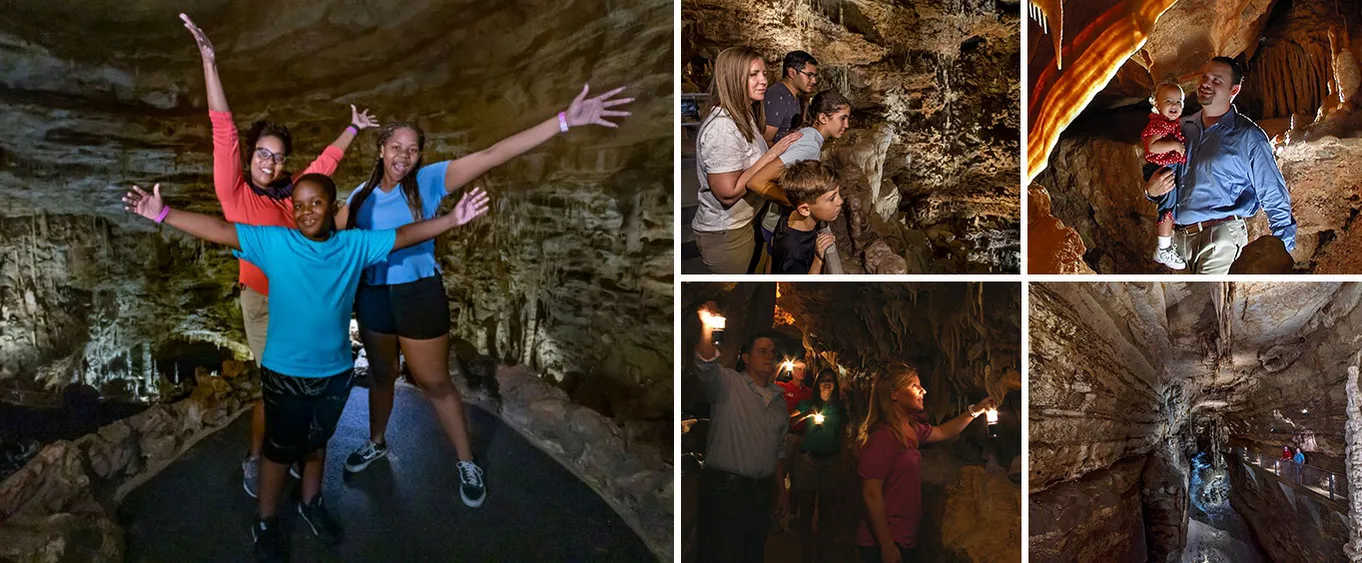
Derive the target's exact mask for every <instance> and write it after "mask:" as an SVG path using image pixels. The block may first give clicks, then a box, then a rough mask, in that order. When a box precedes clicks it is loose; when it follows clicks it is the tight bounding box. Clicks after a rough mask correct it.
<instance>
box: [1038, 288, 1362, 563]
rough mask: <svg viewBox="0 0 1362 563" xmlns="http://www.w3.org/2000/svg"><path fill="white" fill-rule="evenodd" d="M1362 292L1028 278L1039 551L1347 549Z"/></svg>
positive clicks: (1211, 554) (1209, 554)
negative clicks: (1289, 456)
mask: <svg viewBox="0 0 1362 563" xmlns="http://www.w3.org/2000/svg"><path fill="white" fill-rule="evenodd" d="M1360 305H1362V286H1359V285H1357V284H1352V283H1250V282H1228V283H1083V284H1077V283H1035V284H1031V286H1030V364H1029V378H1028V381H1029V383H1028V385H1029V396H1028V401H1029V415H1028V416H1029V425H1030V426H1029V429H1030V434H1029V440H1030V442H1029V444H1030V446H1029V447H1030V458H1029V459H1030V462H1029V481H1030V483H1029V491H1030V520H1029V521H1030V532H1029V533H1030V557H1031V560H1032V561H1146V560H1147V561H1160V562H1170V563H1171V562H1177V561H1210V562H1215V561H1236V562H1239V561H1349V560H1354V561H1355V560H1356V559H1349V558H1348V557H1347V556H1345V552H1344V544H1345V543H1346V542H1348V541H1349V539H1350V538H1349V533H1350V530H1351V529H1355V528H1356V526H1355V524H1354V523H1353V519H1354V518H1356V517H1357V515H1358V514H1359V513H1357V512H1354V513H1352V515H1351V516H1350V512H1349V503H1350V502H1355V501H1353V500H1352V499H1353V498H1354V497H1350V496H1349V495H1350V494H1351V489H1352V488H1353V485H1355V484H1357V483H1359V482H1362V472H1358V471H1357V470H1356V469H1354V468H1349V467H1346V465H1347V464H1346V460H1347V459H1348V458H1350V457H1354V456H1356V455H1357V454H1356V453H1355V450H1356V448H1355V447H1350V446H1348V445H1347V443H1346V442H1348V441H1355V440H1358V439H1362V435H1358V434H1357V433H1358V431H1359V430H1354V431H1352V434H1348V435H1347V436H1346V439H1345V431H1344V424H1345V421H1347V420H1348V413H1347V411H1349V410H1356V406H1351V407H1350V406H1349V399H1348V398H1347V397H1346V396H1345V395H1346V394H1345V381H1346V379H1347V374H1348V371H1349V370H1350V369H1354V370H1355V368H1353V367H1352V366H1356V365H1357V361H1358V360H1357V357H1358V356H1357V354H1358V350H1359V344H1362V341H1360V340H1362V339H1359V337H1358V335H1357V333H1356V331H1355V330H1353V328H1354V327H1356V326H1358V325H1359V323H1362V306H1360ZM1353 385H1354V387H1353V391H1352V393H1356V387H1355V386H1356V383H1355V382H1354V383H1353ZM1284 446H1289V447H1291V448H1296V447H1299V448H1301V449H1302V451H1303V452H1304V455H1305V465H1304V466H1303V468H1302V469H1301V470H1300V471H1299V472H1298V471H1296V469H1295V466H1294V464H1292V463H1290V462H1280V457H1281V452H1282V448H1283V447H1284ZM1349 450H1353V453H1349ZM1293 452H1294V449H1293Z"/></svg>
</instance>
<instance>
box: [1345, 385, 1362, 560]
mask: <svg viewBox="0 0 1362 563" xmlns="http://www.w3.org/2000/svg"><path fill="white" fill-rule="evenodd" d="M1357 373H1358V369H1357V366H1348V382H1347V383H1346V384H1345V388H1344V392H1345V394H1346V395H1347V396H1348V422H1347V423H1346V424H1345V425H1344V429H1345V432H1344V438H1345V439H1346V440H1347V442H1348V445H1347V448H1346V451H1347V453H1346V457H1345V458H1344V463H1345V465H1346V470H1347V475H1348V491H1349V492H1350V493H1351V494H1349V495H1348V520H1349V525H1348V544H1347V545H1345V546H1344V552H1346V553H1347V554H1348V560H1349V561H1352V562H1353V563H1358V562H1360V561H1362V494H1358V491H1359V490H1362V392H1360V391H1359V390H1358V388H1357Z"/></svg>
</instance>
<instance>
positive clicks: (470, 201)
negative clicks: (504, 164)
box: [393, 188, 488, 250]
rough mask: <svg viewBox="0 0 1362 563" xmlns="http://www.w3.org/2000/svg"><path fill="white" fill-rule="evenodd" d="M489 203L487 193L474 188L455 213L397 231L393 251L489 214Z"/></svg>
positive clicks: (462, 198)
mask: <svg viewBox="0 0 1362 563" xmlns="http://www.w3.org/2000/svg"><path fill="white" fill-rule="evenodd" d="M487 202H488V197H487V192H484V191H482V188H473V190H472V191H470V192H468V193H466V194H463V197H461V198H459V203H458V204H457V205H455V206H454V210H453V211H450V212H449V213H446V214H444V215H442V216H440V217H436V218H434V219H430V220H427V221H418V222H415V223H408V224H406V225H403V226H402V227H401V228H399V229H397V240H395V241H393V250H397V249H399V248H406V247H408V246H412V245H415V244H420V243H422V242H425V241H428V240H430V239H433V238H435V237H437V236H440V234H441V233H444V232H445V231H448V230H450V229H453V228H454V227H458V226H461V225H464V224H466V223H468V222H469V221H472V220H474V219H476V218H478V216H480V215H482V214H483V213H487Z"/></svg>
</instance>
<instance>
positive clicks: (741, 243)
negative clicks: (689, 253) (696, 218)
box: [695, 224, 757, 274]
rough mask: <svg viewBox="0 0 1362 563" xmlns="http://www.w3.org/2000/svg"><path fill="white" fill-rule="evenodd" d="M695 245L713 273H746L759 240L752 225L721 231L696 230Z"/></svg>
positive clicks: (706, 265)
mask: <svg viewBox="0 0 1362 563" xmlns="http://www.w3.org/2000/svg"><path fill="white" fill-rule="evenodd" d="M695 246H696V247H697V248H699V249H700V259H701V260H702V261H704V263H705V267H706V268H709V273H711V274H746V273H748V272H749V268H750V267H751V266H752V253H753V251H755V250H756V246H757V241H756V237H755V236H754V235H753V232H752V225H751V224H747V225H743V226H741V227H738V228H736V229H732V230H728V231H719V232H713V233H708V232H701V231H696V232H695Z"/></svg>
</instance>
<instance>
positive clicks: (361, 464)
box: [345, 440, 388, 473]
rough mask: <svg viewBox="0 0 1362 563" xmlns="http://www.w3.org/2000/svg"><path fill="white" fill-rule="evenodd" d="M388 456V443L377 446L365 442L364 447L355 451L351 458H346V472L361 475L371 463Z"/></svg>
mask: <svg viewBox="0 0 1362 563" xmlns="http://www.w3.org/2000/svg"><path fill="white" fill-rule="evenodd" d="M387 455H388V443H387V442H384V443H382V444H375V443H373V442H370V441H367V440H366V441H365V442H364V445H363V446H360V447H359V449H358V450H355V451H354V452H353V453H351V454H350V456H349V457H346V458H345V471H346V472H348V473H359V472H360V471H364V468H365V467H369V464H370V463H373V462H375V461H378V460H379V458H382V457H386V456H387Z"/></svg>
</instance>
